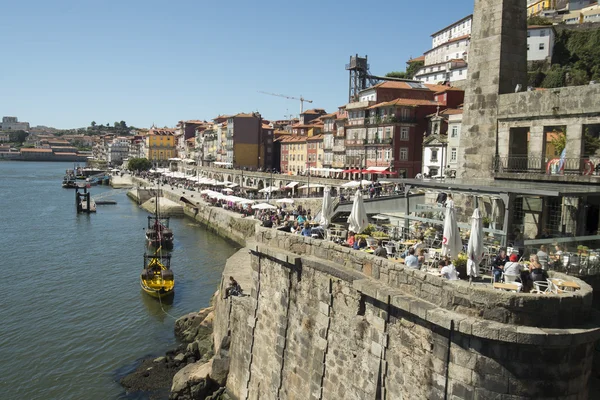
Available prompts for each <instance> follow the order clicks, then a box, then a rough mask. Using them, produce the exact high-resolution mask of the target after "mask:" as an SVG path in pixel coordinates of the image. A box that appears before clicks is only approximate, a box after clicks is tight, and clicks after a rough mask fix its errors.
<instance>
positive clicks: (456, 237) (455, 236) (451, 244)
mask: <svg viewBox="0 0 600 400" xmlns="http://www.w3.org/2000/svg"><path fill="white" fill-rule="evenodd" d="M461 250H462V241H461V239H460V231H459V230H458V225H457V224H456V215H455V210H454V207H448V208H446V218H445V219H444V236H443V239H442V256H448V257H451V259H455V258H457V257H458V254H459V253H460V251H461Z"/></svg>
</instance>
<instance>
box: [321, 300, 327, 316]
mask: <svg viewBox="0 0 600 400" xmlns="http://www.w3.org/2000/svg"><path fill="white" fill-rule="evenodd" d="M319 312H320V313H321V314H323V315H326V316H329V304H328V303H324V302H322V301H320V302H319Z"/></svg>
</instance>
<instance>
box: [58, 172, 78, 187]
mask: <svg viewBox="0 0 600 400" xmlns="http://www.w3.org/2000/svg"><path fill="white" fill-rule="evenodd" d="M62 187H63V188H65V189H76V188H77V180H76V179H75V175H69V174H68V173H67V174H66V175H65V176H64V178H63V181H62Z"/></svg>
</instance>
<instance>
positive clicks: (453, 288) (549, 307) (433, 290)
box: [256, 228, 593, 328]
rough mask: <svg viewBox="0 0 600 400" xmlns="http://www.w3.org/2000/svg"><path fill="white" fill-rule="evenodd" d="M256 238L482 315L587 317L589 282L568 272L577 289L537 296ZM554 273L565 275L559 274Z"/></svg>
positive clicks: (558, 323)
mask: <svg viewBox="0 0 600 400" xmlns="http://www.w3.org/2000/svg"><path fill="white" fill-rule="evenodd" d="M256 241H257V242H258V243H262V244H264V245H267V246H271V247H275V248H279V249H285V250H286V251H290V252H292V253H294V254H297V255H304V256H314V257H316V258H319V259H322V260H329V261H331V262H333V263H335V264H337V265H339V266H343V267H345V268H346V269H348V270H352V271H358V272H360V273H362V274H364V275H365V276H368V277H371V278H373V279H376V280H378V281H379V282H380V284H381V285H385V286H386V287H390V288H394V289H401V290H402V291H403V292H404V293H406V294H408V295H411V296H414V297H416V298H419V299H422V300H424V301H426V302H429V303H431V304H433V305H435V306H438V307H442V308H444V309H446V310H450V311H456V312H458V313H461V314H463V315H467V316H471V317H477V318H482V319H484V320H489V321H494V322H500V323H509V324H516V325H524V326H536V327H549V328H564V327H571V326H573V325H575V324H577V323H579V322H581V321H586V320H588V319H589V317H590V313H591V309H592V298H593V293H592V289H591V287H590V286H589V285H588V284H587V283H585V282H584V281H582V280H579V279H577V278H573V277H568V278H567V279H569V280H574V281H576V282H577V283H578V284H579V285H580V286H581V290H579V291H577V292H573V293H571V294H564V295H561V296H544V297H542V296H539V295H533V294H528V293H518V294H517V293H509V292H504V291H498V290H492V289H491V288H489V286H481V285H470V284H469V283H468V282H466V281H448V280H445V279H442V278H440V277H437V276H433V275H430V274H427V273H425V272H423V271H419V270H414V269H412V268H406V267H405V266H404V265H403V264H400V263H397V262H393V261H389V260H386V259H383V258H380V257H375V256H373V255H371V254H367V253H363V252H359V251H355V250H352V249H350V248H347V247H343V246H339V245H337V244H334V243H330V242H324V241H322V240H315V239H311V238H305V237H302V236H297V235H290V234H286V233H284V232H280V231H276V230H269V229H264V228H262V229H259V230H258V231H257V235H256ZM554 275H556V276H557V277H562V278H565V277H566V276H565V275H562V274H554Z"/></svg>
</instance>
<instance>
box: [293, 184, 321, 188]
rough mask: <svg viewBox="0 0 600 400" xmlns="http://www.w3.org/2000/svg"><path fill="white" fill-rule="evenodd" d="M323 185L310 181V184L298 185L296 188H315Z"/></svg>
mask: <svg viewBox="0 0 600 400" xmlns="http://www.w3.org/2000/svg"><path fill="white" fill-rule="evenodd" d="M324 187H325V185H321V184H320V183H311V184H310V186H309V185H304V186H300V187H299V188H298V189H308V188H310V189H316V188H324Z"/></svg>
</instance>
